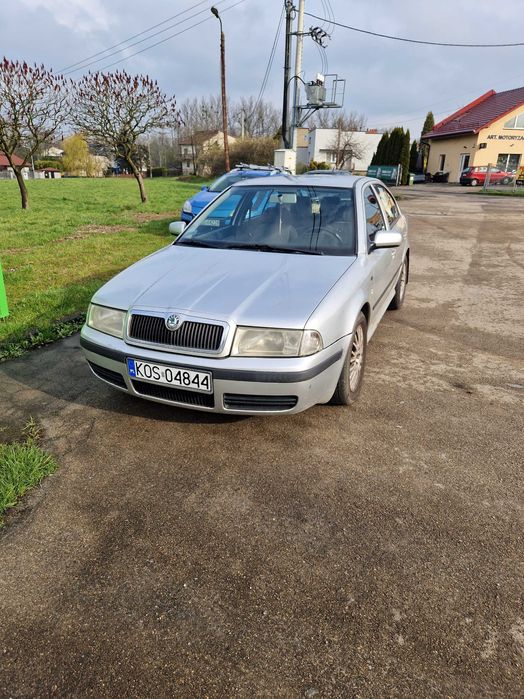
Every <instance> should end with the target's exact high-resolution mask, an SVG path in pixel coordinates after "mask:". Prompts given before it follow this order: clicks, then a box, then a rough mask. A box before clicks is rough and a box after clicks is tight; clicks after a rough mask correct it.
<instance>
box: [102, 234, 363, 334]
mask: <svg viewBox="0 0 524 699" xmlns="http://www.w3.org/2000/svg"><path fill="white" fill-rule="evenodd" d="M354 261H355V258H354V257H334V256H327V255H326V256H312V255H294V254H286V253H271V252H257V251H251V250H215V249H207V248H191V247H185V246H182V245H170V246H169V247H167V248H163V249H162V250H159V251H158V252H156V253H154V254H153V255H150V256H149V257H147V258H145V259H143V260H141V261H140V262H137V263H136V264H134V265H133V266H132V267H129V268H128V269H126V270H124V271H123V272H121V273H120V274H118V275H117V276H116V277H114V278H113V279H111V280H110V281H109V282H108V283H107V284H105V285H104V286H103V287H102V288H101V289H100V290H99V291H98V292H97V293H96V294H95V296H94V297H93V302H94V303H98V304H101V305H103V306H110V307H113V308H120V309H122V310H130V309H133V308H135V309H142V310H157V311H158V310H161V311H164V310H165V311H179V312H183V313H188V314H191V315H194V316H198V317H201V318H208V319H215V320H224V321H226V322H232V323H236V324H238V325H243V324H245V325H252V326H257V325H260V326H262V327H264V326H265V327H271V326H276V327H284V328H285V327H287V328H300V327H303V326H304V325H305V323H306V322H307V320H308V318H309V316H310V315H311V313H312V312H313V311H314V309H315V308H316V307H317V306H318V304H319V303H320V302H321V301H322V299H323V298H324V296H325V295H326V294H327V293H328V291H329V290H330V289H331V287H332V286H333V285H334V284H335V283H336V282H337V280H338V279H340V277H341V276H342V275H343V274H344V273H345V272H346V271H347V270H348V269H349V267H350V266H351V265H352V264H353V262H354Z"/></svg>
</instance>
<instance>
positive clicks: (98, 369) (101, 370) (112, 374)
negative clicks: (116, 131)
mask: <svg viewBox="0 0 524 699" xmlns="http://www.w3.org/2000/svg"><path fill="white" fill-rule="evenodd" d="M88 364H89V366H90V367H91V369H92V371H93V373H94V374H96V375H97V376H98V377H99V378H101V379H104V381H109V383H112V384H114V385H115V386H119V387H120V388H127V386H126V382H125V381H124V377H123V376H122V374H119V373H118V371H111V369H106V368H105V367H104V366H99V365H98V364H93V362H88Z"/></svg>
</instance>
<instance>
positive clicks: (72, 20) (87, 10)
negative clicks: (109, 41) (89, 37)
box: [22, 0, 113, 34]
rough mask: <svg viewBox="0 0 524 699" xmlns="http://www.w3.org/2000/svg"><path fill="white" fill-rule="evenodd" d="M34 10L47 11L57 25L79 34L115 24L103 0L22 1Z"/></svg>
mask: <svg viewBox="0 0 524 699" xmlns="http://www.w3.org/2000/svg"><path fill="white" fill-rule="evenodd" d="M22 3H23V4H24V5H27V6H28V7H30V8H31V9H32V10H39V9H44V10H47V11H48V12H49V13H50V14H51V15H52V16H53V19H54V20H55V22H56V23H57V24H60V25H62V26H64V27H67V28H68V29H71V30H73V31H74V32H78V33H84V34H85V33H91V32H94V31H100V30H107V29H108V28H109V26H110V25H111V24H112V22H113V18H112V16H111V15H110V14H109V13H108V12H107V11H106V9H105V8H104V6H103V5H102V2H101V0H89V2H85V0H22Z"/></svg>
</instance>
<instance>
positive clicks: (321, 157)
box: [307, 128, 382, 173]
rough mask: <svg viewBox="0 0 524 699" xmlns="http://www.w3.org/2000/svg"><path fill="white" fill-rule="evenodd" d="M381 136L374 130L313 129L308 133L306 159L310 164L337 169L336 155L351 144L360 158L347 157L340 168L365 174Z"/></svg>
mask: <svg viewBox="0 0 524 699" xmlns="http://www.w3.org/2000/svg"><path fill="white" fill-rule="evenodd" d="M381 138H382V134H379V133H377V132H376V129H371V130H369V131H341V132H340V134H339V131H338V129H320V128H314V129H312V130H311V131H310V132H309V146H308V159H307V162H308V163H310V162H311V161H312V160H314V161H315V162H317V163H327V164H328V165H329V166H330V167H332V168H336V167H337V159H338V158H337V154H338V151H340V149H341V148H342V147H343V146H344V144H351V148H354V150H355V151H358V153H359V155H360V157H354V156H351V155H350V156H349V157H348V159H347V161H346V162H345V163H344V165H343V166H342V168H340V169H343V170H350V171H351V172H356V173H366V172H367V169H368V167H369V165H370V163H371V158H372V157H373V154H374V152H375V151H376V150H377V146H378V143H379V141H380V139H381Z"/></svg>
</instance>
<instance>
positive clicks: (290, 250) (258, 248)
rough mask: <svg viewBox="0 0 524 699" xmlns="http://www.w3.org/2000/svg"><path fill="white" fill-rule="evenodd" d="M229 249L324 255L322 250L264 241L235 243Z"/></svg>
mask: <svg viewBox="0 0 524 699" xmlns="http://www.w3.org/2000/svg"><path fill="white" fill-rule="evenodd" d="M227 249H228V250H256V251H257V252H287V253H291V254H292V255H323V254H324V253H323V252H321V251H320V250H301V249H300V248H285V247H278V246H275V245H265V244H264V243H252V244H248V243H245V244H243V243H235V244H233V245H228V246H227Z"/></svg>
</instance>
